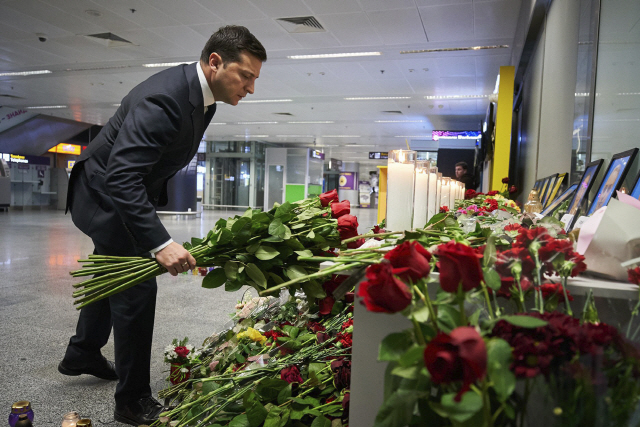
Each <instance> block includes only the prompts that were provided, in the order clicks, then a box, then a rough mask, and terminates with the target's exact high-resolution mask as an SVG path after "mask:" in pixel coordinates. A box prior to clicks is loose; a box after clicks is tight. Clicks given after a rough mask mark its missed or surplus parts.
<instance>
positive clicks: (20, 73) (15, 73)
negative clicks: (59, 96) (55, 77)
mask: <svg viewBox="0 0 640 427" xmlns="http://www.w3.org/2000/svg"><path fill="white" fill-rule="evenodd" d="M51 73H52V71H50V70H35V71H7V72H5V73H0V77H11V76H33V75H36V74H51Z"/></svg>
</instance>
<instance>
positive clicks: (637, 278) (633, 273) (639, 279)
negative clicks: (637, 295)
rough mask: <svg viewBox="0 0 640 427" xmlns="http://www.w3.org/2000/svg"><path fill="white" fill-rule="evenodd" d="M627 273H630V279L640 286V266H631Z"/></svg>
mask: <svg viewBox="0 0 640 427" xmlns="http://www.w3.org/2000/svg"><path fill="white" fill-rule="evenodd" d="M627 273H628V274H629V281H630V282H631V283H633V284H635V285H638V286H640V267H636V268H630V269H629V270H627Z"/></svg>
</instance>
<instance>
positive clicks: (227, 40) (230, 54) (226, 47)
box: [200, 25, 267, 67]
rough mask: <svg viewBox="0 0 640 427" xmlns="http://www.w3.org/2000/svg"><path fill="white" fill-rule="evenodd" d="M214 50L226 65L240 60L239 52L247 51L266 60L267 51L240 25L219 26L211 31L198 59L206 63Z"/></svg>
mask: <svg viewBox="0 0 640 427" xmlns="http://www.w3.org/2000/svg"><path fill="white" fill-rule="evenodd" d="M213 52H215V53H217V54H218V55H220V57H221V58H222V62H223V63H224V66H225V67H226V66H227V64H228V63H231V62H238V61H240V53H242V52H247V53H250V54H251V55H253V56H255V57H256V58H258V59H259V60H260V61H261V62H265V61H266V60H267V51H266V50H265V49H264V46H262V43H260V41H258V39H257V38H256V36H254V35H253V34H251V32H250V31H249V30H248V29H247V28H246V27H242V26H240V25H227V26H226V27H220V29H219V30H218V31H216V32H215V33H213V34H212V35H211V37H209V40H208V41H207V43H206V44H205V45H204V49H202V54H201V55H200V60H201V61H203V62H205V63H208V62H209V57H210V56H211V54H212V53H213Z"/></svg>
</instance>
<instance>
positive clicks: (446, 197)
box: [440, 176, 451, 210]
mask: <svg viewBox="0 0 640 427" xmlns="http://www.w3.org/2000/svg"><path fill="white" fill-rule="evenodd" d="M440 188H441V189H440V206H446V207H448V208H449V210H451V178H449V177H446V176H445V177H442V184H441V185H440Z"/></svg>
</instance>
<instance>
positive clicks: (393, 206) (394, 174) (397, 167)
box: [386, 150, 417, 231]
mask: <svg viewBox="0 0 640 427" xmlns="http://www.w3.org/2000/svg"><path fill="white" fill-rule="evenodd" d="M416 156H417V153H416V152H415V151H411V150H392V151H389V161H388V167H387V216H386V218H387V229H388V230H390V231H404V230H411V226H412V219H413V194H414V189H415V168H416Z"/></svg>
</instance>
